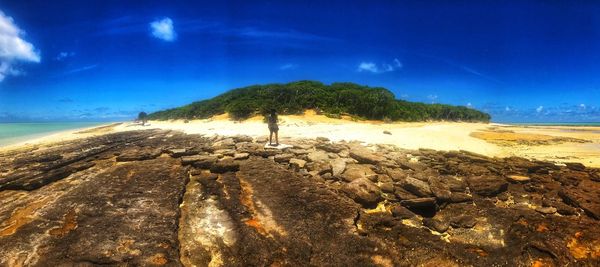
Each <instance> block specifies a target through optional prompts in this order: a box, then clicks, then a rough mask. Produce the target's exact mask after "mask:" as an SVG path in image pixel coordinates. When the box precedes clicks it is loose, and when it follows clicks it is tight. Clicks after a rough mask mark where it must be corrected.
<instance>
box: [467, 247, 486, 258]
mask: <svg viewBox="0 0 600 267" xmlns="http://www.w3.org/2000/svg"><path fill="white" fill-rule="evenodd" d="M467 251H469V252H472V253H477V254H479V256H481V257H487V255H488V253H487V252H486V251H485V250H483V249H481V248H468V249H467Z"/></svg>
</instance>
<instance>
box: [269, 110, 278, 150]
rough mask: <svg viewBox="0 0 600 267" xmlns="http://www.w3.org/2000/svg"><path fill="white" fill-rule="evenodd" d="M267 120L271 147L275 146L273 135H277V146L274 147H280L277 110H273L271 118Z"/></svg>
mask: <svg viewBox="0 0 600 267" xmlns="http://www.w3.org/2000/svg"><path fill="white" fill-rule="evenodd" d="M267 120H268V122H269V145H270V146H273V133H275V145H274V146H278V145H279V136H278V132H279V126H277V112H276V111H275V109H271V113H270V114H269V117H268V118H267Z"/></svg>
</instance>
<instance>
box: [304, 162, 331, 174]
mask: <svg viewBox="0 0 600 267" xmlns="http://www.w3.org/2000/svg"><path fill="white" fill-rule="evenodd" d="M305 167H306V169H307V170H308V171H311V172H312V171H314V172H316V173H318V174H324V173H331V165H329V163H327V162H309V163H306V166H305Z"/></svg>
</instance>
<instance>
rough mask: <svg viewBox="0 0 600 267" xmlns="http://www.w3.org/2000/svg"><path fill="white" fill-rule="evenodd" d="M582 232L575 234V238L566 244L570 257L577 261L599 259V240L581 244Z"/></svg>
mask: <svg viewBox="0 0 600 267" xmlns="http://www.w3.org/2000/svg"><path fill="white" fill-rule="evenodd" d="M582 237H583V233H582V232H577V233H575V236H573V237H572V238H571V240H570V241H569V242H568V243H567V247H568V248H569V251H570V252H571V255H573V257H575V258H576V259H578V260H582V259H587V258H592V259H597V258H600V240H593V241H591V242H590V241H584V242H581V238H582Z"/></svg>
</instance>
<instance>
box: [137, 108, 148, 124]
mask: <svg viewBox="0 0 600 267" xmlns="http://www.w3.org/2000/svg"><path fill="white" fill-rule="evenodd" d="M137 119H138V121H141V122H142V126H144V125H146V122H147V121H148V114H146V112H143V111H142V112H140V114H138V118H137Z"/></svg>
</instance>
